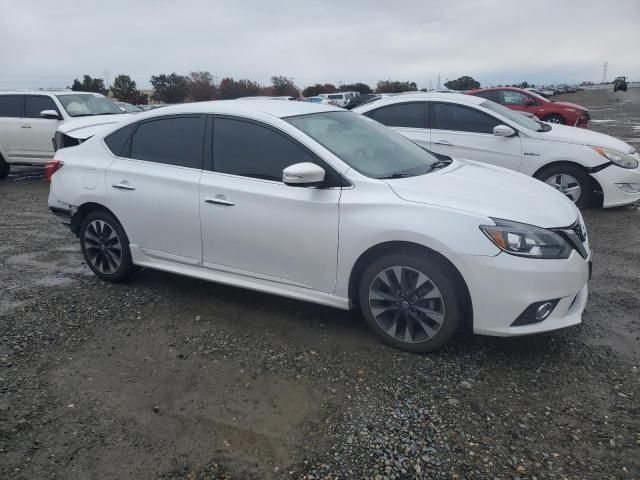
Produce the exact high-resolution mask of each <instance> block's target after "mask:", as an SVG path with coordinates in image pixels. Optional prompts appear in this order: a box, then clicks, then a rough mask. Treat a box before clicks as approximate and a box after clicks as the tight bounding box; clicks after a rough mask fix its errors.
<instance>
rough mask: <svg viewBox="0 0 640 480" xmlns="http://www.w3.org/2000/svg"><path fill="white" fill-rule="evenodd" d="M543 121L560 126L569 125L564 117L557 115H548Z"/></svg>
mask: <svg viewBox="0 0 640 480" xmlns="http://www.w3.org/2000/svg"><path fill="white" fill-rule="evenodd" d="M542 121H544V122H549V123H557V124H559V125H566V124H567V122H566V121H565V119H564V117H563V116H562V115H558V114H556V113H552V114H551V115H547V116H546V117H544V118H543V119H542Z"/></svg>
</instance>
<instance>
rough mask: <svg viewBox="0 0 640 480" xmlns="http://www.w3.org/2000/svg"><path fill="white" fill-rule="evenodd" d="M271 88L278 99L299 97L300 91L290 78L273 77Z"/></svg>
mask: <svg viewBox="0 0 640 480" xmlns="http://www.w3.org/2000/svg"><path fill="white" fill-rule="evenodd" d="M271 88H273V93H274V95H275V96H277V97H281V96H290V97H299V96H300V90H299V89H298V87H296V84H295V83H293V80H292V79H290V78H288V77H282V76H273V77H271Z"/></svg>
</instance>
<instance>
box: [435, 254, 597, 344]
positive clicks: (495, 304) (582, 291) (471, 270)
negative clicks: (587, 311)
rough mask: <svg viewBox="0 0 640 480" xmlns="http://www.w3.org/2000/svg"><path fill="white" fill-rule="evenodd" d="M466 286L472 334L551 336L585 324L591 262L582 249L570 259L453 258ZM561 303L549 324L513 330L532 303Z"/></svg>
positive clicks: (453, 256) (450, 255) (449, 255)
mask: <svg viewBox="0 0 640 480" xmlns="http://www.w3.org/2000/svg"><path fill="white" fill-rule="evenodd" d="M446 256H447V258H449V260H450V261H451V262H452V263H453V264H454V265H455V266H456V267H457V268H458V270H459V271H460V273H461V274H462V276H463V278H464V279H465V281H466V283H467V287H468V289H469V294H470V296H471V303H472V305H473V332H474V333H478V334H483V335H496V336H514V335H528V334H532V333H539V332H546V331H550V330H556V329H559V328H564V327H569V326H571V325H576V324H578V323H580V322H581V321H582V312H583V310H584V308H585V305H586V303H587V296H588V287H587V283H588V281H589V262H588V261H587V260H585V259H584V258H583V257H582V256H581V255H580V254H579V253H578V252H577V251H573V252H572V253H571V256H570V257H569V258H568V259H564V260H543V259H528V258H521V257H516V256H514V255H509V254H507V253H500V254H498V255H496V256H495V257H485V256H472V255H455V254H448V255H446ZM551 299H559V301H558V304H557V305H556V307H555V308H554V310H553V312H552V313H551V315H549V317H547V318H546V319H545V320H543V321H541V322H538V323H532V324H529V325H522V326H512V324H513V322H514V321H515V320H516V318H518V317H519V316H520V314H521V313H522V312H524V310H525V309H526V308H527V307H528V306H529V305H531V304H533V303H536V302H543V301H547V300H551Z"/></svg>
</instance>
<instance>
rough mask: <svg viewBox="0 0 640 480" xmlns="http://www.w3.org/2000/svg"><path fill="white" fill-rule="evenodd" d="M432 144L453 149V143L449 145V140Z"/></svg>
mask: <svg viewBox="0 0 640 480" xmlns="http://www.w3.org/2000/svg"><path fill="white" fill-rule="evenodd" d="M433 143H435V144H436V145H446V146H447V147H453V143H451V142H450V141H449V140H436V141H434V142H433Z"/></svg>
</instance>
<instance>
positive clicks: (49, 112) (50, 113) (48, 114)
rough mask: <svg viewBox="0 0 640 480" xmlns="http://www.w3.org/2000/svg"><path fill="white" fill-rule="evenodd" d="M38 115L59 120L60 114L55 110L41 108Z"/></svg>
mask: <svg viewBox="0 0 640 480" xmlns="http://www.w3.org/2000/svg"><path fill="white" fill-rule="evenodd" d="M40 116H41V117H42V118H46V119H48V120H60V115H58V112H56V111H55V110H43V111H41V112H40Z"/></svg>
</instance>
